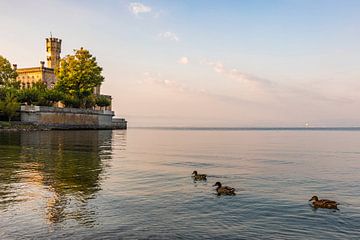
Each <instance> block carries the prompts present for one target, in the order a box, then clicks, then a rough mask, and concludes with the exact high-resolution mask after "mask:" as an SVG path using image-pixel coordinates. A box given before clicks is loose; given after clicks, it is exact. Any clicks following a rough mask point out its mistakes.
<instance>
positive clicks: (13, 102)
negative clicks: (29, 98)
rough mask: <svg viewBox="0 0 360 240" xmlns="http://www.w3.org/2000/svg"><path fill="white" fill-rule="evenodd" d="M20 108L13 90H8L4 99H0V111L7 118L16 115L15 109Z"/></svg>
mask: <svg viewBox="0 0 360 240" xmlns="http://www.w3.org/2000/svg"><path fill="white" fill-rule="evenodd" d="M19 108H20V103H19V102H18V100H17V97H16V91H15V90H9V91H7V92H6V95H5V99H4V100H2V101H0V111H2V112H3V113H4V114H5V115H6V116H7V117H8V119H9V122H10V121H11V119H12V118H13V117H14V116H16V111H17V110H18V109H19Z"/></svg>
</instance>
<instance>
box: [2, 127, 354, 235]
mask: <svg viewBox="0 0 360 240" xmlns="http://www.w3.org/2000/svg"><path fill="white" fill-rule="evenodd" d="M195 169H196V170H198V171H199V172H200V173H206V174H208V181H207V182H206V183H202V182H198V183H194V182H193V181H192V179H191V178H190V176H191V173H192V171H193V170H195ZM216 181H220V182H222V183H223V184H225V185H229V186H231V187H234V188H236V190H237V195H236V196H222V197H218V196H217V195H216V194H215V190H214V188H213V187H212V185H213V184H214V183H215V182H216ZM312 195H319V197H320V198H329V199H333V200H336V201H339V202H340V204H341V205H339V209H340V210H339V211H334V210H328V209H318V210H314V209H313V208H311V207H310V206H309V202H308V200H309V199H310V198H311V196H312ZM49 238H50V239H61V238H66V239H360V131H329V130H328V131H279V130H272V131H270V130H262V131H260V130H259V131H254V130H252V131H246V130H234V129H233V130H219V129H218V130H211V129H208V130H186V129H185V130H178V129H177V130H176V129H165V130H164V129H163V130H161V129H129V130H127V131H49V132H23V133H4V132H2V133H0V239H49Z"/></svg>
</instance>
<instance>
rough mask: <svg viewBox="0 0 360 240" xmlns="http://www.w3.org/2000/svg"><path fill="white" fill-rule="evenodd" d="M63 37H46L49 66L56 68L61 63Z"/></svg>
mask: <svg viewBox="0 0 360 240" xmlns="http://www.w3.org/2000/svg"><path fill="white" fill-rule="evenodd" d="M60 53H61V39H58V38H53V37H50V38H46V54H47V57H46V60H47V67H48V68H53V69H54V68H55V67H57V66H59V64H60Z"/></svg>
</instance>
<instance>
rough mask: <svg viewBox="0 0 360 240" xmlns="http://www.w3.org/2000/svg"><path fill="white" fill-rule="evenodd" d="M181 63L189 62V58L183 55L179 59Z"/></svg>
mask: <svg viewBox="0 0 360 240" xmlns="http://www.w3.org/2000/svg"><path fill="white" fill-rule="evenodd" d="M178 63H179V64H182V65H186V64H188V63H189V59H188V58H187V57H182V58H180V59H179V61H178Z"/></svg>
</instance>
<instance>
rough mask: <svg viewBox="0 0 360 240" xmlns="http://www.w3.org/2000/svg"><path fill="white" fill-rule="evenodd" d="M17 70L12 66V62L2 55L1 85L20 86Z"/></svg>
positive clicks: (0, 58)
mask: <svg viewBox="0 0 360 240" xmlns="http://www.w3.org/2000/svg"><path fill="white" fill-rule="evenodd" d="M16 77H17V72H16V70H15V69H13V68H12V67H11V64H10V62H9V61H8V60H7V59H6V58H4V57H3V56H1V55H0V85H3V86H12V87H16V88H19V87H20V84H19V83H18V81H17V80H16Z"/></svg>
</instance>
